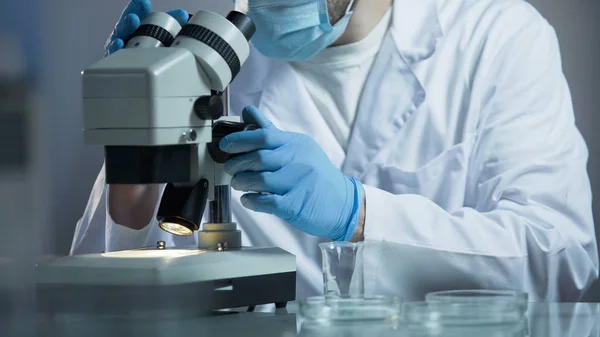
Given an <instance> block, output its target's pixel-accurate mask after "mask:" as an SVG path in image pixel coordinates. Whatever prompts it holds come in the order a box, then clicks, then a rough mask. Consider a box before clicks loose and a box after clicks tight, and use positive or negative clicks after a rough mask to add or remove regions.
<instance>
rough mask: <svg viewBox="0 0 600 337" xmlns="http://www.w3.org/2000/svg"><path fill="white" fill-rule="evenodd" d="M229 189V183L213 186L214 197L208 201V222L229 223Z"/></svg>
mask: <svg viewBox="0 0 600 337" xmlns="http://www.w3.org/2000/svg"><path fill="white" fill-rule="evenodd" d="M230 199H231V196H230V190H229V185H222V186H215V198H214V200H213V201H211V202H210V223H213V224H219V223H230V222H231V208H230Z"/></svg>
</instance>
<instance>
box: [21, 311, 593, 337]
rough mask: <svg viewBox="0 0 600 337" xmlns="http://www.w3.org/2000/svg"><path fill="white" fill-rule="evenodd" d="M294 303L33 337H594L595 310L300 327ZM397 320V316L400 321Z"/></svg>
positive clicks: (92, 323)
mask: <svg viewBox="0 0 600 337" xmlns="http://www.w3.org/2000/svg"><path fill="white" fill-rule="evenodd" d="M298 308H299V306H298V304H297V303H289V304H288V306H287V308H285V309H274V310H273V311H271V312H247V311H244V310H241V309H240V310H228V311H219V312H214V313H212V314H210V315H195V314H192V313H189V314H187V315H186V314H177V315H174V316H170V315H168V314H165V313H157V314H153V313H152V312H137V313H132V314H131V315H127V316H113V317H111V316H110V315H106V314H102V315H94V314H89V313H87V314H48V313H39V314H37V315H36V319H35V324H34V322H33V321H34V320H33V319H32V320H31V321H30V322H29V323H30V324H31V325H32V326H34V325H35V327H36V336H49V337H55V336H65V337H67V336H78V337H80V336H81V337H83V336H85V337H95V336H102V337H107V336H119V337H120V336H132V337H134V336H144V337H150V336H173V337H178V336H186V337H190V336H228V337H229V336H244V337H253V336H257V337H258V336H261V337H262V336H277V337H292V336H307V337H308V336H310V337H313V336H314V337H317V336H319V337H320V336H327V337H333V336H369V337H374V336H506V337H508V336H511V337H517V336H519V337H525V336H531V337H584V336H585V337H587V336H600V304H596V303H550V304H544V303H529V304H528V307H527V311H526V313H525V315H524V316H523V319H522V320H520V321H519V322H518V323H510V324H492V325H485V324H483V325H481V324H479V325H473V326H468V325H461V324H458V325H443V324H442V325H440V324H437V323H436V322H434V321H430V322H423V324H422V325H420V326H415V325H409V324H406V323H405V322H403V318H402V317H399V319H398V320H392V321H386V322H380V321H372V322H344V323H332V322H318V323H317V322H313V323H310V322H306V321H303V319H302V317H301V315H299V314H298V312H299V310H298ZM401 316H402V315H401Z"/></svg>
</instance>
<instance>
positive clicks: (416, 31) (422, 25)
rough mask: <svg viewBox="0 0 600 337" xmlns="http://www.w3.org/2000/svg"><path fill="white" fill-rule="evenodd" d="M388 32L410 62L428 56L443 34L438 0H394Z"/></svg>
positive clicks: (433, 50)
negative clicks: (389, 30)
mask: <svg viewBox="0 0 600 337" xmlns="http://www.w3.org/2000/svg"><path fill="white" fill-rule="evenodd" d="M392 10H393V13H392V29H391V35H392V37H393V39H394V41H395V42H396V46H397V48H398V51H400V53H401V54H402V55H403V56H404V58H405V59H406V61H407V62H408V63H410V64H413V63H416V62H419V61H422V60H425V59H428V58H429V57H431V56H432V55H433V53H434V52H435V48H436V45H437V40H438V39H439V38H441V37H442V36H443V35H444V32H443V29H442V25H441V24H440V19H439V4H438V0H395V1H394V5H393V8H392Z"/></svg>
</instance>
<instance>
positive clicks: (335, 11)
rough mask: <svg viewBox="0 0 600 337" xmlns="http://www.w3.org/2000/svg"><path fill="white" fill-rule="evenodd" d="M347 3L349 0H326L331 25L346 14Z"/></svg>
mask: <svg viewBox="0 0 600 337" xmlns="http://www.w3.org/2000/svg"><path fill="white" fill-rule="evenodd" d="M349 4H350V0H327V9H328V11H329V21H330V22H331V24H332V25H335V24H336V23H337V22H338V21H340V19H341V18H342V17H343V16H344V14H346V9H347V8H348V5H349Z"/></svg>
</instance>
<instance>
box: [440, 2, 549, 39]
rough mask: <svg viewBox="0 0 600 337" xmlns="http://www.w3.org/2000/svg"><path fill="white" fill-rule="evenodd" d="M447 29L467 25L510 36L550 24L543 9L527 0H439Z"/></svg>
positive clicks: (450, 29) (442, 22)
mask: <svg viewBox="0 0 600 337" xmlns="http://www.w3.org/2000/svg"><path fill="white" fill-rule="evenodd" d="M438 8H439V17H440V23H441V25H442V27H443V29H444V31H448V32H451V31H452V30H455V29H461V30H462V29H465V28H468V29H470V31H473V32H477V33H479V34H480V36H481V37H483V35H481V34H492V33H499V34H502V35H504V36H511V35H514V34H516V33H518V32H519V31H521V30H524V29H528V28H531V27H537V28H538V29H542V28H545V27H547V26H549V24H548V22H547V21H546V19H545V18H544V17H543V16H542V15H541V14H540V12H539V11H538V10H537V9H536V8H535V7H533V5H531V4H530V3H529V2H527V1H525V0H439V5H438Z"/></svg>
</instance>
